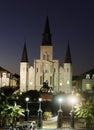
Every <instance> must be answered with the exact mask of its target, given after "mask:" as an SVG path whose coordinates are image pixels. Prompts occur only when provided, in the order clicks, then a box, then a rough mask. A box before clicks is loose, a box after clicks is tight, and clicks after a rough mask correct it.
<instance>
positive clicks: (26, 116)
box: [25, 97, 29, 121]
mask: <svg viewBox="0 0 94 130" xmlns="http://www.w3.org/2000/svg"><path fill="white" fill-rule="evenodd" d="M25 101H26V110H25V121H28V119H29V109H28V102H29V98H28V97H26V98H25Z"/></svg>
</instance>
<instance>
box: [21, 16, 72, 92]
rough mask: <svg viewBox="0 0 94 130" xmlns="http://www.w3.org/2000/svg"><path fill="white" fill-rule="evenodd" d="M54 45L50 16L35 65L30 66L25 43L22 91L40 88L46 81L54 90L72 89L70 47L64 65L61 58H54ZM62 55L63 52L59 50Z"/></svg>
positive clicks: (22, 59)
mask: <svg viewBox="0 0 94 130" xmlns="http://www.w3.org/2000/svg"><path fill="white" fill-rule="evenodd" d="M53 52H54V50H53V45H52V40H51V33H50V27H49V19H48V16H47V18H46V22H45V28H44V33H43V38H42V44H41V46H40V59H35V60H34V65H33V66H30V65H29V61H28V55H27V48H26V43H25V44H24V48H23V53H22V58H21V62H20V91H21V92H24V91H28V90H40V88H41V87H42V86H43V83H44V82H47V83H48V86H50V87H52V89H53V91H54V92H60V91H61V92H71V91H72V60H71V53H70V47H69V43H68V47H67V49H66V56H65V61H64V64H63V66H60V63H59V60H55V59H53ZM58 53H59V54H60V55H61V53H62V52H58Z"/></svg>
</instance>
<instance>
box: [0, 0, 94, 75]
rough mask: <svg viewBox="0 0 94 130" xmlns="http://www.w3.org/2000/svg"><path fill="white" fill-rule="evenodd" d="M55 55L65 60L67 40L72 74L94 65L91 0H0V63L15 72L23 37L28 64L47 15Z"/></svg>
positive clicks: (37, 49)
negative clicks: (25, 43)
mask: <svg viewBox="0 0 94 130" xmlns="http://www.w3.org/2000/svg"><path fill="white" fill-rule="evenodd" d="M47 15H48V17H49V24H50V31H51V34H52V44H53V46H54V59H59V60H60V63H61V65H63V63H64V58H65V53H66V49H67V44H68V40H69V43H70V49H71V56H72V62H73V74H74V75H76V74H81V73H83V72H85V71H88V70H90V69H93V68H94V0H0V66H2V67H3V68H5V69H7V70H9V71H10V72H12V73H18V74H19V72H20V71H19V69H20V60H21V55H22V50H23V46H24V41H25V40H27V50H28V57H29V61H30V64H31V65H33V61H34V59H39V54H40V45H41V43H42V34H43V32H44V25H45V20H46V17H47Z"/></svg>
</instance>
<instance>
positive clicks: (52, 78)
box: [50, 76, 53, 85]
mask: <svg viewBox="0 0 94 130" xmlns="http://www.w3.org/2000/svg"><path fill="white" fill-rule="evenodd" d="M52 80H53V78H52V76H50V85H52V83H53V82H52Z"/></svg>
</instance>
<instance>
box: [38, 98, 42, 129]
mask: <svg viewBox="0 0 94 130" xmlns="http://www.w3.org/2000/svg"><path fill="white" fill-rule="evenodd" d="M41 101H42V98H39V109H38V128H42V109H41Z"/></svg>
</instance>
